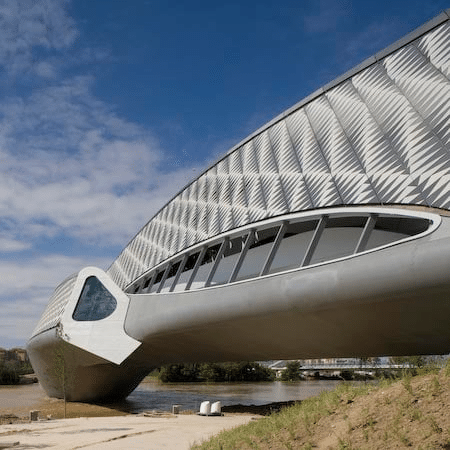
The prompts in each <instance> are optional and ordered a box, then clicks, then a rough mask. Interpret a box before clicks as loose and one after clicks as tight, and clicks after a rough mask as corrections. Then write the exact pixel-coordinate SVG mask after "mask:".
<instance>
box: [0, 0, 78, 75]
mask: <svg viewBox="0 0 450 450" xmlns="http://www.w3.org/2000/svg"><path fill="white" fill-rule="evenodd" d="M68 4H69V1H68V0H39V1H34V0H3V1H2V2H1V4H0V63H1V64H2V65H3V66H4V67H5V68H6V69H7V70H8V71H9V72H11V73H19V72H23V71H27V70H30V69H32V67H33V65H34V58H33V48H36V47H41V48H43V49H47V50H48V49H61V48H64V47H67V46H69V45H71V44H72V43H73V42H74V40H75V38H76V36H77V30H76V28H75V25H74V21H73V20H72V19H71V18H70V17H69V16H68V14H67V12H66V7H67V5H68ZM37 69H38V70H39V65H38V67H37ZM40 70H42V66H41V67H40Z"/></svg>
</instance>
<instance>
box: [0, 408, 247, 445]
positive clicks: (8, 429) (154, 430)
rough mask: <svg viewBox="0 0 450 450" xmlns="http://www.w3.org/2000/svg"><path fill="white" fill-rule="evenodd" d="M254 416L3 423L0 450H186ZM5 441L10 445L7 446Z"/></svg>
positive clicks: (107, 418) (142, 417) (189, 416)
mask: <svg viewBox="0 0 450 450" xmlns="http://www.w3.org/2000/svg"><path fill="white" fill-rule="evenodd" d="M252 417H254V416H251V415H247V414H242V415H241V414H234V415H224V416H220V417H217V416H209V417H205V416H198V415H195V414H192V415H184V414H180V415H171V414H166V415H162V416H145V415H130V416H120V417H89V418H79V419H64V420H62V419H61V420H48V421H47V420H46V421H38V422H31V423H27V424H12V425H1V426H0V449H3V448H12V449H15V450H22V449H27V450H28V449H38V448H39V449H42V448H49V449H58V450H69V449H70V450H75V449H89V450H101V449H108V450H115V449H117V450H123V449H127V450H133V449H139V450H141V449H142V450H144V449H145V450H162V449H171V450H172V449H173V450H184V449H186V450H187V449H189V448H190V446H191V445H193V444H194V443H200V442H201V441H203V440H206V439H208V438H209V437H211V436H213V435H215V434H217V433H219V432H220V431H221V430H224V429H228V428H233V427H236V426H238V425H242V424H245V423H248V422H250V421H251V420H252ZM5 445H6V446H5Z"/></svg>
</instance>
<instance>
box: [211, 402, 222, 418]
mask: <svg viewBox="0 0 450 450" xmlns="http://www.w3.org/2000/svg"><path fill="white" fill-rule="evenodd" d="M211 414H214V415H216V416H220V415H221V414H222V403H220V402H215V403H213V404H212V405H211Z"/></svg>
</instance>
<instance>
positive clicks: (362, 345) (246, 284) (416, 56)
mask: <svg viewBox="0 0 450 450" xmlns="http://www.w3.org/2000/svg"><path fill="white" fill-rule="evenodd" d="M449 17H450V12H449V11H446V12H444V13H442V14H441V15H440V16H438V17H437V18H435V19H433V20H432V21H430V22H429V23H427V24H425V25H424V26H422V27H421V28H419V29H418V30H416V31H415V32H413V33H411V34H410V35H408V36H406V37H405V38H404V39H402V40H401V41H399V42H398V43H395V44H393V45H392V46H391V47H389V48H388V49H386V50H384V51H382V52H379V53H378V54H376V55H374V56H373V57H372V58H369V59H368V60H367V61H365V62H363V63H362V64H361V65H359V66H358V67H356V68H355V69H354V70H352V71H351V72H349V73H347V74H344V75H343V76H342V77H340V78H339V79H337V80H335V81H334V82H332V83H330V84H328V85H326V86H324V87H323V88H322V89H320V90H319V91H318V92H315V93H313V94H312V95H311V96H309V97H308V98H306V99H305V100H303V101H301V102H300V103H298V104H297V105H295V106H293V107H292V108H290V109H289V110H288V111H286V112H284V113H283V114H281V115H280V116H279V117H277V118H275V119H274V120H273V121H271V122H270V123H269V124H267V125H266V126H265V127H263V128H262V129H260V130H258V131H256V132H255V133H254V134H252V135H251V136H249V137H248V138H247V139H245V140H244V141H243V142H241V143H240V144H238V145H236V146H235V147H234V148H232V149H231V150H230V151H229V152H228V153H227V154H226V155H225V156H224V157H223V158H222V159H221V160H219V161H218V162H217V163H216V164H214V165H212V166H211V167H210V168H209V169H207V170H206V171H205V172H204V173H203V174H201V175H200V176H199V177H198V178H197V179H195V180H194V181H193V182H192V183H190V184H189V185H188V186H186V187H185V188H184V189H182V190H181V191H180V192H179V193H178V194H177V195H176V196H175V197H174V198H173V199H172V200H170V201H169V202H168V203H167V204H166V205H165V206H164V207H163V208H162V209H161V210H160V211H159V212H158V213H157V214H156V215H155V216H154V217H153V218H152V219H151V220H150V221H149V222H148V223H147V224H146V225H145V226H144V227H143V228H142V230H141V231H140V232H139V233H138V234H137V235H136V236H135V237H134V239H132V241H131V242H130V243H129V244H128V245H127V247H126V248H125V249H124V250H123V252H122V253H121V254H120V255H119V257H118V258H117V259H116V260H115V261H114V262H113V264H112V265H111V267H110V268H109V269H108V270H107V271H106V272H104V271H102V270H100V269H97V268H92V267H88V268H85V269H82V270H81V271H80V272H79V273H77V274H75V275H72V276H71V277H69V278H68V279H66V280H64V281H63V282H62V283H61V284H60V285H59V286H58V287H57V288H56V290H55V292H54V294H53V296H52V298H51V299H50V302H49V304H48V306H47V308H46V310H45V311H44V314H43V316H42V318H41V320H40V321H39V323H38V325H37V327H36V329H35V331H34V332H33V335H32V337H31V338H30V341H29V344H28V351H29V354H30V358H31V362H32V364H33V367H34V368H35V371H36V372H37V374H38V377H39V380H40V382H41V383H42V385H43V386H44V388H45V389H46V391H47V393H48V394H49V395H51V396H56V397H62V396H63V395H64V392H65V394H66V397H67V398H68V399H69V400H84V401H91V400H98V399H102V398H118V397H124V396H126V395H128V394H129V393H130V392H131V391H132V390H133V389H134V388H135V387H136V386H137V384H138V383H139V382H140V381H141V379H142V378H143V377H144V376H145V375H146V374H147V373H148V372H149V371H150V370H151V369H152V368H154V367H158V366H160V365H162V364H167V363H180V362H202V361H238V360H247V359H256V360H265V359H295V358H299V359H300V358H302V359H304V358H318V357H352V356H355V357H362V356H381V355H405V354H444V353H449V352H450V326H449V317H450V315H449V312H450V311H449V309H450V296H449V293H450V277H449V276H448V275H449V273H450V211H449V209H450V113H449V111H450V79H449V77H450V20H449Z"/></svg>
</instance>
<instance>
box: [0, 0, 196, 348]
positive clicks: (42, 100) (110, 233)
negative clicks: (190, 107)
mask: <svg viewBox="0 0 450 450" xmlns="http://www.w3.org/2000/svg"><path fill="white" fill-rule="evenodd" d="M68 5H69V1H68V0H3V1H2V0H0V66H3V69H4V70H3V72H6V73H8V74H9V75H13V76H17V75H18V74H19V75H20V74H22V75H26V76H24V77H23V80H25V79H26V77H29V78H28V80H31V81H33V80H34V81H35V80H36V79H37V78H39V82H37V83H35V84H34V83H33V82H31V83H30V87H32V86H41V87H40V88H39V89H38V88H32V90H31V93H28V94H26V95H25V94H22V95H21V96H20V95H18V96H16V97H8V98H5V97H4V96H3V97H0V99H1V100H0V253H1V254H2V255H3V258H4V259H3V260H0V279H1V280H2V283H0V304H1V308H2V314H1V315H0V342H2V345H3V346H4V345H5V344H4V343H7V344H6V345H7V346H12V345H23V344H24V343H25V341H26V339H27V338H28V337H29V335H30V334H31V332H32V330H33V328H34V327H35V325H36V323H37V321H38V318H39V316H40V315H41V313H42V311H43V309H44V307H45V305H46V304H47V302H48V299H49V297H50V296H51V294H52V292H53V290H54V288H55V287H56V286H57V285H58V284H59V283H60V282H61V281H62V280H63V279H64V278H65V277H66V276H68V275H69V274H71V273H73V272H76V271H78V270H80V269H81V268H82V267H84V266H86V265H95V266H97V267H100V268H103V269H106V268H107V267H108V266H109V265H110V264H111V263H112V262H113V261H112V260H111V259H110V258H109V257H108V258H106V257H105V258H104V257H100V256H98V257H97V258H94V257H90V258H80V257H74V256H72V255H73V254H74V248H76V247H77V245H79V246H80V247H81V246H86V244H90V246H91V250H90V254H92V255H102V248H101V246H109V247H111V246H119V248H120V247H122V246H124V245H125V244H126V243H127V242H128V241H129V240H130V239H131V237H132V236H133V235H134V234H136V233H137V232H138V230H139V229H140V227H142V226H144V225H145V223H146V222H147V221H148V220H149V219H150V217H151V216H152V215H153V214H154V213H156V212H157V210H158V209H159V208H160V207H161V206H163V205H164V204H165V203H166V202H167V201H168V200H169V199H170V198H171V196H172V195H174V194H175V193H176V192H178V191H179V190H180V189H181V188H182V187H183V186H184V185H185V184H186V183H187V182H188V181H190V179H191V178H193V176H194V175H195V174H196V173H198V172H199V169H198V168H196V167H193V164H191V165H190V166H189V165H188V166H186V165H185V166H181V167H178V166H170V165H169V164H168V163H167V162H168V160H170V159H171V158H169V157H168V155H167V154H165V152H164V151H163V150H162V149H161V148H160V146H159V143H158V139H157V138H156V137H155V135H153V134H152V133H151V132H149V130H147V129H145V128H144V127H142V126H139V125H137V124H135V123H132V122H129V121H127V120H126V119H124V118H122V117H121V116H120V115H119V114H117V113H116V112H115V111H114V109H113V107H112V106H111V105H108V104H107V103H105V102H102V101H100V100H99V99H97V98H96V97H95V96H94V95H93V93H92V92H93V86H94V83H95V79H94V78H93V77H91V76H78V77H73V78H67V79H61V78H60V76H61V73H63V72H64V70H62V69H65V68H67V65H68V64H75V61H74V60H73V58H72V57H70V55H69V57H68V58H65V57H63V55H62V51H63V50H66V49H68V47H69V46H70V45H71V44H72V43H73V42H74V39H75V38H76V36H77V31H76V28H75V24H74V22H73V20H72V19H71V18H70V17H69V16H68V14H67V12H66V7H67V6H68ZM58 52H60V53H58ZM77 52H78V53H79V54H80V55H82V58H80V63H86V62H89V61H96V60H105V59H106V58H113V57H112V56H111V55H110V54H109V52H108V51H107V50H102V49H97V50H95V49H94V50H92V49H87V50H85V51H83V50H77ZM36 55H39V57H38V58H36ZM41 55H42V57H41ZM33 77H34V78H33ZM12 79H13V78H12ZM44 79H45V83H47V84H46V86H45V87H42V83H43V82H44V81H43V80H44ZM23 80H22V81H23ZM16 92H19V90H17V91H16ZM3 95H5V94H3ZM65 242H66V244H65ZM67 242H68V244H67ZM64 245H66V247H64ZM55 249H57V250H55ZM96 249H98V250H96ZM56 251H58V252H60V253H61V254H59V255H57V254H54V253H55V252H56ZM37 252H39V257H37V256H36V255H37ZM103 252H104V249H103ZM24 255H26V258H25V256H24Z"/></svg>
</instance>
